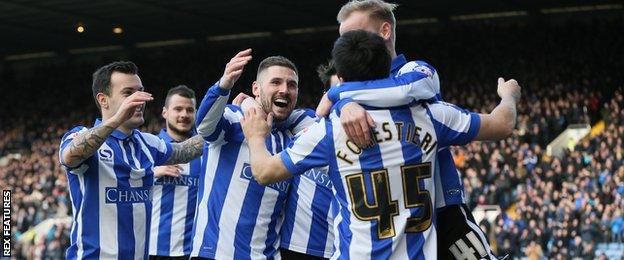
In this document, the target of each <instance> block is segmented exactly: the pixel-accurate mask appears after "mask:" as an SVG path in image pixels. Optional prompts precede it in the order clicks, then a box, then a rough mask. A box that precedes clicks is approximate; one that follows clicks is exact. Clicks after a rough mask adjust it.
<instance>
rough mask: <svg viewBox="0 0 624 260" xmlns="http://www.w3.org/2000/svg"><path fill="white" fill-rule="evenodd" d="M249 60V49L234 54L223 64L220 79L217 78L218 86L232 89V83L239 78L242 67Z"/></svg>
mask: <svg viewBox="0 0 624 260" xmlns="http://www.w3.org/2000/svg"><path fill="white" fill-rule="evenodd" d="M250 60H251V49H246V50H244V51H241V52H239V53H237V54H236V56H234V57H233V58H232V59H231V60H230V62H228V63H227V64H226V65H225V71H224V72H223V76H222V77H221V80H219V86H220V87H221V88H223V89H232V87H233V86H234V83H235V82H236V81H237V80H238V79H239V78H240V76H241V74H242V73H243V68H245V65H247V63H249V61H250Z"/></svg>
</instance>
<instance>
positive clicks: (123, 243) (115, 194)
mask: <svg viewBox="0 0 624 260" xmlns="http://www.w3.org/2000/svg"><path fill="white" fill-rule="evenodd" d="M100 123H101V122H100V121H99V120H97V121H96V122H95V126H97V125H99V124H100ZM84 131H87V128H86V127H84V126H78V127H75V128H73V129H71V130H70V131H69V132H67V133H66V134H65V135H64V136H63V138H62V140H61V147H60V151H59V157H60V161H61V164H63V165H65V164H64V163H63V159H62V158H63V157H62V156H61V155H62V154H63V150H64V149H65V148H67V146H68V145H69V143H70V142H71V141H72V140H73V139H74V138H75V137H76V136H77V135H78V134H79V133H82V132H84ZM171 151H172V149H171V144H169V143H167V142H164V141H163V140H161V139H160V138H158V137H157V136H155V135H152V134H147V133H142V132H140V131H138V130H133V131H132V133H131V134H130V135H125V134H124V133H122V132H120V131H118V130H114V131H113V133H112V134H111V135H110V136H109V137H108V138H107V139H106V141H105V142H104V143H103V144H102V146H101V147H100V148H99V149H98V150H97V152H96V153H95V154H94V155H93V156H91V157H89V158H88V159H86V160H85V161H84V162H82V163H81V164H80V165H79V166H77V167H75V168H71V169H70V168H68V167H65V169H66V172H67V179H68V182H69V191H70V196H71V201H72V212H73V216H72V217H73V224H72V230H71V245H70V247H69V248H68V249H67V259H99V258H102V259H111V258H119V257H123V258H126V259H146V258H147V256H148V240H149V226H150V218H151V212H152V203H151V193H150V191H151V188H152V185H153V183H154V172H153V167H154V166H155V165H161V164H163V163H164V162H165V161H166V160H167V159H168V158H169V157H170V156H171Z"/></svg>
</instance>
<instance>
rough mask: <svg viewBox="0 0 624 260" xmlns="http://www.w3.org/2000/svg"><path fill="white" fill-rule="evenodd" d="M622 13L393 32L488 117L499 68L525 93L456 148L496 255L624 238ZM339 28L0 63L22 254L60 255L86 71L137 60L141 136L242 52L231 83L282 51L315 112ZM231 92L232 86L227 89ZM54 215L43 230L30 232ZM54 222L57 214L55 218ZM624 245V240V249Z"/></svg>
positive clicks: (85, 121) (572, 248)
mask: <svg viewBox="0 0 624 260" xmlns="http://www.w3.org/2000/svg"><path fill="white" fill-rule="evenodd" d="M622 24H623V21H622V17H615V18H608V19H606V18H605V19H580V20H578V19H560V20H557V21H548V20H543V19H536V20H521V21H514V20H510V21H503V22H492V21H480V22H470V23H468V22H467V23H442V24H435V25H410V26H407V25H405V26H399V27H398V28H397V31H398V36H397V52H398V53H404V54H405V55H406V56H407V57H408V58H409V59H421V60H425V61H427V62H429V63H430V64H432V65H433V66H434V67H436V69H437V70H438V72H439V74H440V77H441V86H442V97H443V98H444V99H445V100H446V101H449V102H451V103H455V104H458V105H460V106H462V107H464V108H467V109H470V110H475V111H481V112H489V111H491V109H492V108H493V107H494V106H495V104H496V103H497V102H498V97H497V94H496V82H497V77H499V76H502V77H505V78H506V79H509V78H515V79H517V80H518V81H519V82H520V84H521V86H522V87H523V90H522V92H523V93H522V94H523V97H522V101H521V103H520V105H519V107H518V114H519V117H518V125H517V129H516V130H515V131H514V134H513V136H511V137H510V138H507V139H506V140H503V141H500V142H475V143H472V144H469V145H467V146H465V147H456V148H454V149H453V153H454V154H455V160H456V164H457V165H458V167H459V169H460V171H461V172H462V176H463V178H464V184H465V187H466V191H467V193H466V197H467V200H468V204H469V206H470V207H472V208H474V207H476V206H478V205H498V206H500V207H501V209H502V213H501V214H500V215H499V216H498V217H497V218H496V219H495V221H494V222H492V223H489V222H487V221H483V222H482V223H480V224H481V226H482V228H483V229H484V230H486V231H487V234H488V236H489V239H490V242H491V244H492V245H493V247H494V249H495V252H496V253H498V254H501V255H503V254H509V255H510V256H511V257H529V258H534V257H546V258H549V259H551V258H554V259H569V258H572V257H579V258H585V259H591V258H594V256H595V255H596V250H597V246H598V244H599V243H611V242H614V243H618V244H620V245H622V243H623V238H622V237H623V235H624V214H623V211H624V201H623V199H622V196H624V166H623V165H624V158H623V155H624V145H623V144H622V140H623V138H624V124H623V123H624V122H622V121H623V120H624V98H623V96H622V95H623V94H624V91H623V90H624V89H623V86H624V85H623V84H624V80H623V78H624V77H623V75H624V73H622V71H624V64H623V63H624V58H623V57H624V37H623V36H622V33H621V32H622V29H623V25H622ZM336 36H337V35H336V33H335V32H321V33H311V34H303V35H297V36H292V35H276V36H272V37H268V38H258V39H247V40H237V41H227V42H211V43H202V44H193V45H186V46H178V47H161V48H149V49H127V50H122V51H116V52H111V53H99V54H96V55H67V56H62V57H56V58H49V59H38V60H35V61H14V62H9V61H4V62H3V63H2V64H1V65H0V84H1V85H2V87H1V88H0V111H2V113H0V158H2V159H0V176H1V178H0V186H1V187H2V188H3V189H6V188H10V189H11V190H12V191H13V193H12V196H13V205H12V206H13V211H12V212H13V236H14V241H15V240H20V241H23V242H20V243H14V246H15V249H14V250H13V252H14V254H15V257H16V258H33V259H40V258H49V259H56V258H61V257H63V256H64V250H65V248H67V246H68V244H69V233H70V223H69V222H68V221H65V220H66V217H67V216H70V215H71V204H70V201H69V194H68V186H67V179H66V177H65V173H64V171H63V169H62V168H61V167H60V165H59V163H58V147H59V141H60V138H61V136H62V134H63V133H65V132H66V131H67V130H69V129H71V127H72V126H75V125H86V126H90V125H92V124H93V122H94V120H95V118H96V117H97V115H98V112H97V110H96V109H95V105H94V101H93V97H92V94H91V87H90V86H91V74H92V73H93V71H95V69H97V68H98V67H99V66H101V65H104V64H107V63H109V62H111V61H114V60H131V61H134V62H135V63H136V64H137V65H138V66H139V75H140V76H141V79H142V80H143V84H144V86H145V88H146V91H148V92H151V93H153V94H154V96H155V101H153V102H151V103H150V104H149V105H148V111H147V113H146V125H145V126H143V127H142V129H143V130H144V131H148V132H153V133H155V132H157V131H158V130H159V129H160V128H161V127H162V126H163V121H162V120H161V119H160V116H159V115H160V110H161V108H162V103H163V100H164V95H165V93H166V90H167V89H168V88H170V87H173V86H176V85H178V84H186V85H188V86H190V87H191V88H193V89H195V90H196V92H197V93H198V99H201V97H202V96H203V93H205V91H206V89H207V88H208V87H209V86H210V85H212V84H214V83H215V82H216V81H217V80H218V79H219V77H220V76H221V74H222V72H223V68H224V65H225V63H226V62H227V61H228V60H229V59H230V58H231V56H233V55H234V54H235V53H236V52H237V51H238V50H242V49H245V48H247V47H251V48H253V56H254V61H253V62H252V64H251V65H249V66H248V67H247V68H246V71H245V72H244V73H243V76H242V78H241V80H239V83H237V86H236V87H235V88H234V92H239V91H244V92H246V93H247V94H250V86H251V82H252V81H253V79H254V78H255V70H256V67H257V64H258V63H259V61H260V60H262V58H264V57H266V56H269V55H276V54H279V55H283V56H286V57H288V58H290V59H292V60H293V61H294V62H295V64H297V65H298V66H299V71H300V90H299V91H300V93H299V105H300V106H302V107H315V104H316V103H317V101H318V100H319V98H320V95H321V94H322V92H323V91H324V89H323V87H322V86H321V83H320V81H319V80H318V79H317V78H316V73H315V67H316V66H317V65H318V64H321V63H324V62H326V61H327V59H328V58H329V55H330V50H331V46H332V42H333V40H334V39H335V38H336ZM233 96H234V95H232V97H233ZM599 122H600V124H603V123H604V131H602V132H600V133H599V134H597V135H595V136H591V137H587V138H585V139H583V140H582V141H581V142H580V143H579V144H578V145H576V146H575V147H574V148H573V150H570V151H567V152H566V153H565V155H564V156H562V158H554V157H549V156H547V155H546V152H545V151H546V145H547V144H548V143H549V142H551V141H552V140H553V139H554V138H555V137H557V135H559V134H560V133H561V132H562V131H563V130H564V129H566V127H567V126H568V125H570V124H575V123H586V124H590V125H596V124H597V123H599ZM50 219H53V220H55V221H53V222H52V223H51V224H50V225H51V228H50V229H46V230H47V232H39V233H37V232H27V231H28V230H29V229H30V228H32V227H34V226H36V225H38V224H40V223H42V222H44V221H45V220H50ZM57 220H58V221H57ZM622 248H624V245H623V246H622Z"/></svg>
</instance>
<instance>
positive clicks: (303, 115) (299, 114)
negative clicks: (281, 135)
mask: <svg viewBox="0 0 624 260" xmlns="http://www.w3.org/2000/svg"><path fill="white" fill-rule="evenodd" d="M316 121H317V117H316V112H314V110H312V109H307V108H306V109H296V110H294V111H293V112H292V113H290V116H289V117H288V119H286V124H287V128H288V129H289V130H290V132H291V133H293V135H296V134H298V133H300V132H301V131H303V130H305V129H307V128H308V127H310V126H312V125H313V124H314V123H315V122H316Z"/></svg>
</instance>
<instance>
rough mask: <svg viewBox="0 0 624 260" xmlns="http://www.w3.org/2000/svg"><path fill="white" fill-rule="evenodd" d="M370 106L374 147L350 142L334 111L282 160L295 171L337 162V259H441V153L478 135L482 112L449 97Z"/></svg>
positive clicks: (332, 168) (333, 174)
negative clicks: (436, 211)
mask: <svg viewBox="0 0 624 260" xmlns="http://www.w3.org/2000/svg"><path fill="white" fill-rule="evenodd" d="M368 112H369V114H370V115H371V116H372V118H373V119H374V121H375V124H376V126H375V127H374V129H373V133H372V135H373V139H374V140H375V143H374V144H373V145H372V146H371V147H368V148H366V149H362V148H359V147H358V146H357V145H355V144H354V143H353V142H351V141H349V140H348V138H347V136H346V134H345V131H344V129H343V128H342V125H341V123H340V119H339V118H338V116H337V115H336V114H335V113H334V114H332V115H331V116H330V118H329V119H325V118H324V119H321V120H320V121H319V122H318V123H317V124H314V125H312V126H311V127H310V128H309V129H307V130H306V131H304V133H303V134H301V135H300V136H299V137H298V138H297V139H296V140H295V141H294V142H293V143H291V145H290V147H289V148H288V149H286V151H285V152H283V153H281V159H282V162H283V163H284V166H285V167H286V168H287V170H288V172H290V173H291V174H294V175H297V174H302V173H303V172H304V171H305V170H307V169H310V168H314V167H320V166H323V165H329V171H328V174H329V177H330V179H331V181H332V184H333V187H334V193H335V195H336V196H335V197H336V202H337V207H336V209H337V210H338V212H336V214H335V215H334V232H335V233H336V234H337V239H335V240H334V241H335V242H334V247H335V249H336V251H335V253H334V254H333V255H332V258H333V259H337V258H340V259H349V258H353V259H369V258H375V259H377V258H380V259H389V258H393V259H394V258H396V259H435V258H436V249H437V248H436V232H435V226H434V225H432V217H433V202H434V201H435V192H434V187H435V182H437V181H438V180H436V179H435V177H434V176H435V172H437V171H439V164H438V162H437V159H436V153H437V150H438V149H439V148H443V147H446V146H449V145H463V144H466V143H468V142H470V141H472V140H473V139H474V138H475V136H476V135H477V133H478V130H479V127H480V117H479V115H478V114H476V113H469V112H467V111H464V110H462V109H459V108H458V107H456V106H454V105H452V104H448V103H445V102H432V103H427V104H424V103H423V104H416V105H412V106H406V107H396V108H391V109H383V110H369V111H368Z"/></svg>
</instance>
